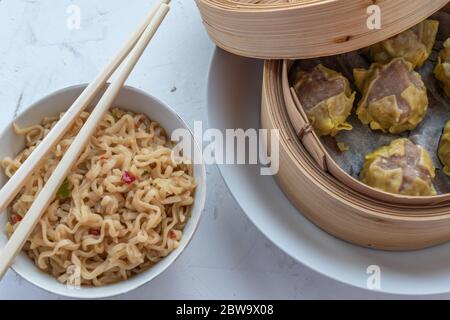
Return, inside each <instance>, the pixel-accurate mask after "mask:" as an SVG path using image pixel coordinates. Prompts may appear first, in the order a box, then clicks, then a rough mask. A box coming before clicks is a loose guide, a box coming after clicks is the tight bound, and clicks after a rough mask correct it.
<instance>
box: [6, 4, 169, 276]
mask: <svg viewBox="0 0 450 320" xmlns="http://www.w3.org/2000/svg"><path fill="white" fill-rule="evenodd" d="M168 12H169V6H168V5H167V4H166V3H162V4H161V5H160V6H159V8H158V9H157V11H156V14H155V16H154V19H153V20H152V21H151V23H150V24H149V25H148V26H147V28H146V29H145V31H144V32H143V34H142V36H141V38H140V39H139V40H138V42H137V43H136V46H135V47H134V48H133V49H132V50H131V52H130V54H129V56H128V57H127V59H126V60H125V61H124V62H123V65H122V66H121V68H120V69H119V71H118V74H117V77H116V79H115V80H114V81H113V82H112V83H111V84H110V85H109V87H108V89H107V90H106V92H105V94H104V95H103V97H102V98H101V99H100V101H99V102H98V104H97V105H96V106H95V108H94V109H93V111H92V113H91V114H90V116H89V118H88V119H87V120H86V122H85V124H84V125H83V127H82V128H81V130H80V132H79V133H78V135H77V136H76V137H75V139H74V141H73V142H72V144H71V145H70V147H69V148H68V149H67V151H66V153H65V154H64V156H63V158H62V159H61V161H60V162H59V164H58V166H57V167H56V169H55V170H54V171H53V173H52V175H51V176H50V178H49V179H48V181H47V183H46V184H45V185H44V187H43V188H42V190H41V191H40V192H39V195H38V196H37V197H36V199H35V200H34V202H33V204H32V205H31V207H30V209H29V210H28V212H27V213H26V215H25V216H24V218H23V220H22V221H21V222H20V224H19V226H18V227H17V229H16V230H15V231H14V233H13V234H12V236H11V238H10V239H9V241H8V242H7V244H6V246H5V247H4V249H3V250H2V251H1V252H0V279H1V278H2V277H3V275H4V274H5V272H6V270H7V269H8V267H9V266H10V264H11V263H12V261H13V259H14V258H15V256H16V255H17V254H18V252H19V251H20V249H21V248H22V246H23V245H24V244H25V242H26V240H27V239H28V237H29V236H30V234H31V232H32V230H33V229H34V228H35V226H36V224H37V222H38V221H39V218H40V217H41V215H42V214H43V212H44V211H45V210H46V208H47V207H48V205H49V204H50V202H51V201H52V199H54V197H55V194H56V192H57V190H58V188H59V187H60V185H61V184H62V183H63V181H64V179H65V178H66V176H67V174H68V172H69V171H70V169H71V168H72V166H73V165H74V163H75V162H76V161H77V159H78V157H79V156H80V154H81V152H82V151H83V148H84V147H85V145H86V144H87V143H88V141H89V139H90V137H91V136H92V134H93V133H94V131H95V129H96V127H97V124H98V123H99V122H100V121H101V120H102V118H103V116H104V115H105V113H106V112H107V111H108V110H109V108H110V107H111V104H112V103H113V102H114V99H115V98H116V97H117V95H118V94H119V91H120V89H121V88H122V87H123V85H124V83H125V81H126V79H127V78H128V76H129V75H130V73H131V71H132V70H133V68H134V66H135V65H136V63H137V61H138V60H139V58H140V57H141V55H142V53H143V52H144V50H145V48H146V47H147V45H148V43H149V42H150V40H151V39H152V38H153V36H154V35H155V33H156V31H157V30H158V28H159V26H160V25H161V23H162V21H163V20H164V18H165V16H166V15H167V13H168ZM60 122H61V120H60ZM65 125H67V123H66V124H64V126H65Z"/></svg>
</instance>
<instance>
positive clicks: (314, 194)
mask: <svg viewBox="0 0 450 320" xmlns="http://www.w3.org/2000/svg"><path fill="white" fill-rule="evenodd" d="M284 64H285V62H283V61H276V60H270V61H266V63H265V66H264V76H263V79H264V80H263V94H262V108H261V127H262V128H265V129H278V130H279V155H280V160H279V161H280V166H279V167H280V169H279V172H278V174H277V175H276V180H277V182H278V184H279V186H280V187H281V189H282V190H283V192H284V193H285V194H286V196H287V197H288V198H289V199H290V200H291V202H292V203H293V205H294V206H295V207H296V208H297V209H298V210H299V211H300V212H301V213H302V214H303V215H305V216H306V217H307V218H308V219H310V220H311V221H312V222H313V223H315V224H316V225H317V226H319V227H320V228H322V229H324V230H325V231H327V232H328V233H331V234H333V235H335V236H336V237H338V238H341V239H343V240H346V241H348V242H351V243H354V244H357V245H361V246H365V247H370V248H377V249H384V250H396V251H398V250H413V249H420V248H426V247H429V246H433V245H437V244H440V243H444V242H446V241H449V240H450V205H449V204H442V203H441V204H430V205H417V204H414V203H410V204H408V203H403V204H402V203H389V202H386V201H383V200H380V199H376V198H374V197H371V196H369V195H366V194H364V193H361V192H360V190H357V189H353V188H350V187H348V186H347V185H346V184H344V183H343V182H341V181H339V180H337V179H336V178H335V177H333V176H332V175H331V174H329V173H328V172H326V171H325V170H324V169H323V167H322V166H321V165H320V164H319V163H318V162H317V160H316V159H315V156H314V155H312V154H311V153H310V152H309V151H308V150H307V149H306V148H305V145H304V143H302V141H301V140H300V139H299V138H298V132H299V131H298V130H296V128H295V126H294V125H293V123H292V122H291V118H290V115H289V113H288V107H287V106H286V101H285V94H284V89H283V76H282V74H283V65H284ZM312 134H313V133H312V131H311V132H309V133H306V134H305V135H304V137H307V136H310V135H312ZM269 151H270V150H269Z"/></svg>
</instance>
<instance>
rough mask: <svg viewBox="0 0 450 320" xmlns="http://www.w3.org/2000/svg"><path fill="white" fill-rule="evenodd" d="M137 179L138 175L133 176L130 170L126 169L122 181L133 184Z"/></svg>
mask: <svg viewBox="0 0 450 320" xmlns="http://www.w3.org/2000/svg"><path fill="white" fill-rule="evenodd" d="M135 181H136V177H135V176H133V175H132V174H131V173H130V172H128V171H125V172H124V173H123V175H122V182H123V183H126V184H132V183H133V182H135Z"/></svg>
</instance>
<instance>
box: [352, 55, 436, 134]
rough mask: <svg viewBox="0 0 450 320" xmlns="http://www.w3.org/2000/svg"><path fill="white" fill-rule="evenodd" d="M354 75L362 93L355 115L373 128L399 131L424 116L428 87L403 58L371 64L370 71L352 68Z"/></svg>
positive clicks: (418, 121) (414, 125)
mask: <svg viewBox="0 0 450 320" xmlns="http://www.w3.org/2000/svg"><path fill="white" fill-rule="evenodd" d="M353 74H354V78H355V83H356V86H357V87H358V89H359V90H360V91H361V93H362V96H363V97H362V99H361V101H360V102H359V104H358V108H357V110H356V114H357V115H358V117H359V119H360V120H361V121H362V122H363V123H364V124H369V125H370V127H371V129H372V130H382V131H383V132H390V133H401V132H403V131H407V130H412V129H414V128H415V127H416V126H417V125H418V124H419V123H420V122H421V121H422V120H423V118H424V117H425V114H426V112H427V109H428V97H427V89H426V87H425V84H424V83H423V81H422V78H421V76H420V74H418V73H417V72H415V71H414V70H413V68H412V66H411V64H410V63H408V62H406V61H405V60H404V59H402V58H396V59H393V60H392V61H390V62H388V63H374V64H372V66H371V67H370V69H369V70H365V69H354V70H353Z"/></svg>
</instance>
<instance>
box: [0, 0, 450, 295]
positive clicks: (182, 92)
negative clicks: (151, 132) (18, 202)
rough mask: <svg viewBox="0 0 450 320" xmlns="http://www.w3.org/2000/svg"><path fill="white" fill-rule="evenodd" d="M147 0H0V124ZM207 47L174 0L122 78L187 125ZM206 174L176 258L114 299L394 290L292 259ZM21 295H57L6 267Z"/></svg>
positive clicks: (135, 18) (112, 46) (195, 112)
mask: <svg viewBox="0 0 450 320" xmlns="http://www.w3.org/2000/svg"><path fill="white" fill-rule="evenodd" d="M71 4H74V5H78V6H79V7H80V8H81V18H82V20H81V28H80V29H79V30H69V29H68V28H67V27H66V19H67V17H68V14H67V13H66V9H67V7H68V6H69V5H71ZM150 5H151V1H148V0H132V1H123V0H96V1H92V0H73V1H69V0H0V30H1V32H0V40H1V41H0V58H1V61H2V63H1V64H0V112H1V116H0V129H3V128H4V127H5V125H6V124H7V123H8V122H10V121H11V119H13V117H14V115H15V114H17V113H18V112H21V111H22V110H24V109H25V108H26V107H27V105H29V104H30V103H32V102H33V101H35V100H37V99H39V98H40V97H42V96H44V95H46V94H48V93H50V92H52V91H54V90H56V89H59V88H63V87H66V86H69V85H74V84H78V83H84V82H88V81H90V80H91V79H92V78H93V77H94V76H95V75H96V74H97V72H98V71H99V69H100V68H101V67H102V66H103V65H104V64H105V62H106V60H107V59H108V58H109V57H110V56H111V54H112V53H114V52H115V51H116V50H117V49H118V48H119V46H120V45H121V44H122V42H123V41H124V40H125V39H126V37H127V35H128V34H129V33H130V32H131V31H132V30H134V28H135V27H136V26H137V24H138V23H139V22H140V21H141V20H142V18H143V17H144V14H145V13H146V11H147V10H148V8H149V7H150ZM213 48H214V46H213V44H212V43H211V41H210V40H209V39H208V37H207V35H206V32H205V31H204V29H203V26H202V24H201V20H200V17H199V14H198V12H197V8H196V7H195V4H194V2H193V0H174V1H173V3H172V10H171V12H170V14H169V16H168V18H167V19H166V21H165V22H164V25H163V27H162V28H161V29H160V31H159V33H158V34H157V36H156V38H155V40H154V41H153V42H152V44H151V45H150V47H149V49H148V50H147V51H146V53H145V54H144V56H143V57H142V59H141V61H140V62H139V64H138V66H137V67H136V68H135V70H134V72H133V74H132V75H131V77H130V79H129V80H128V84H129V85H132V86H135V87H138V88H141V89H144V90H146V91H148V92H149V93H151V94H153V95H155V96H156V97H158V98H160V99H162V100H163V101H165V102H167V103H168V104H169V105H170V106H172V107H173V108H174V109H176V110H177V111H178V112H179V113H180V114H181V115H182V116H183V118H184V119H185V120H186V121H187V122H188V123H189V124H192V123H193V121H194V120H204V121H206V80H207V73H208V64H209V60H210V57H211V54H212V51H213ZM208 179H209V180H208V183H209V190H210V192H209V197H208V201H207V206H206V210H205V213H204V217H203V219H202V221H201V224H200V227H199V229H198V232H197V234H196V236H195V237H194V240H193V241H192V243H191V244H190V246H189V247H188V248H187V250H186V251H185V252H184V254H183V255H182V257H181V258H180V259H178V260H177V261H176V262H175V264H174V265H172V266H171V267H170V268H169V270H167V271H166V272H165V273H164V274H163V275H161V276H160V277H158V278H157V279H156V280H154V281H153V282H151V283H149V284H147V285H145V286H144V287H142V288H140V289H138V290H135V291H133V292H131V293H129V294H126V295H123V296H119V297H117V298H118V299H233V298H236V299H315V298H326V299H334V298H354V299H357V298H363V299H369V298H399V297H398V296H391V295H383V294H380V293H375V292H370V291H365V290H361V289H356V288H352V287H349V286H347V285H343V284H341V283H338V282H336V281H334V280H331V279H328V278H326V277H324V276H322V275H319V274H317V273H316V272H314V271H312V270H310V269H308V268H306V267H304V266H303V265H301V264H300V263H297V262H296V261H294V260H293V259H291V258H290V257H288V256H287V255H286V254H284V253H283V252H282V251H280V250H279V249H278V248H276V247H275V246H274V245H272V244H271V243H270V241H268V240H267V239H266V238H265V237H264V236H263V235H262V234H261V233H260V232H259V231H258V230H257V229H256V228H255V227H254V226H253V225H252V224H251V222H250V221H249V220H248V219H247V218H246V216H245V214H244V213H243V212H242V211H241V210H240V208H239V207H238V205H237V204H236V202H235V201H234V200H233V198H232V197H231V195H230V193H229V192H228V190H227V188H226V186H225V185H224V183H223V180H222V178H221V177H220V174H219V173H218V170H217V168H215V167H209V168H208ZM446 297H450V295H446V296H439V298H446ZM18 298H24V299H59V298H61V297H58V296H55V295H52V294H50V293H47V292H44V291H42V290H40V289H38V288H36V287H34V286H32V285H30V284H28V283H27V282H26V281H25V280H23V279H21V278H19V277H18V276H16V275H15V274H14V273H13V272H11V271H9V272H8V274H7V275H6V277H5V278H4V279H3V280H2V281H1V282H0V299H18ZM400 298H401V297H400Z"/></svg>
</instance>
